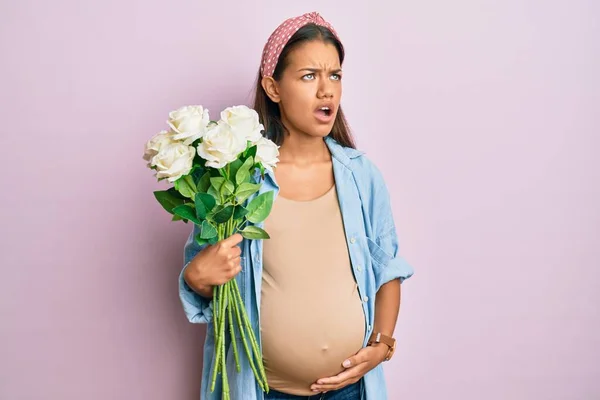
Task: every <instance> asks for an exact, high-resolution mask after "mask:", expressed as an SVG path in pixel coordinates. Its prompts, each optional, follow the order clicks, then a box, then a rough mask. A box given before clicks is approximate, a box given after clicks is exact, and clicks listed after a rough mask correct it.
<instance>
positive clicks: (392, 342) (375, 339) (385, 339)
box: [367, 332, 396, 361]
mask: <svg viewBox="0 0 600 400" xmlns="http://www.w3.org/2000/svg"><path fill="white" fill-rule="evenodd" d="M373 343H383V344H386V345H387V346H388V347H389V349H388V352H387V354H386V355H385V358H384V359H383V361H390V360H391V359H392V356H393V355H394V351H396V339H394V338H393V337H391V336H388V335H386V334H383V333H381V332H373V334H372V335H371V337H370V338H369V341H368V343H367V345H368V346H370V345H372V344H373Z"/></svg>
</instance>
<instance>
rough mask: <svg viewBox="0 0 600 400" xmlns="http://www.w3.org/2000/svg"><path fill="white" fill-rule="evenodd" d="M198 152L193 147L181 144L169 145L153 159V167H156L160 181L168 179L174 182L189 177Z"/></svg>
mask: <svg viewBox="0 0 600 400" xmlns="http://www.w3.org/2000/svg"><path fill="white" fill-rule="evenodd" d="M195 155H196V150H195V149H194V147H193V146H187V145H185V144H183V143H181V142H174V143H171V144H168V145H166V146H164V147H163V148H161V149H160V151H159V152H158V154H157V155H155V156H154V157H152V165H153V166H155V167H156V171H157V172H156V177H157V178H158V179H162V178H167V180H168V181H169V182H174V181H176V180H177V179H179V178H181V177H182V176H183V175H187V174H188V173H189V172H190V171H191V169H192V164H193V161H194V156H195Z"/></svg>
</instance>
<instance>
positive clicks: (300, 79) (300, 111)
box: [267, 40, 342, 137]
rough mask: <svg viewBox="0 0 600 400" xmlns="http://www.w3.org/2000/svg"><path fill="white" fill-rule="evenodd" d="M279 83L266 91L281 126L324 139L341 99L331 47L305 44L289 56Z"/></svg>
mask: <svg viewBox="0 0 600 400" xmlns="http://www.w3.org/2000/svg"><path fill="white" fill-rule="evenodd" d="M287 61H288V63H287V64H288V65H287V67H286V68H285V70H284V71H283V74H282V77H281V79H280V80H279V81H278V82H275V81H272V82H271V85H268V86H269V87H270V90H267V93H268V94H269V97H270V98H271V100H273V101H275V102H276V103H278V104H279V108H280V110H281V117H282V120H283V124H284V125H285V127H286V128H288V130H289V131H290V133H291V134H304V135H309V136H320V137H324V136H327V135H328V134H329V133H330V132H331V129H332V127H333V123H334V121H335V118H336V115H337V112H338V109H339V105H340V97H341V96H342V82H341V78H342V75H341V72H342V71H341V66H340V58H339V56H338V52H337V50H336V48H335V46H334V45H332V44H330V43H324V42H322V41H320V40H315V41H311V42H306V43H303V44H301V45H299V46H298V47H296V48H295V49H294V50H292V51H291V52H290V53H289V55H288V59H287Z"/></svg>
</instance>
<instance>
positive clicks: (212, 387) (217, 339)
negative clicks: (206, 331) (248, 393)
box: [210, 285, 225, 392]
mask: <svg viewBox="0 0 600 400" xmlns="http://www.w3.org/2000/svg"><path fill="white" fill-rule="evenodd" d="M222 295H223V286H222V285H219V287H218V293H217V297H218V298H219V301H218V302H219V305H221V306H222V305H223V304H224V303H225V302H224V301H223V298H222ZM220 309H221V307H219V310H218V315H217V332H218V335H217V336H216V337H215V342H216V349H217V353H216V354H215V359H214V369H213V375H212V382H211V385H210V391H211V392H213V391H214V390H215V384H216V383H217V373H218V372H219V371H220V370H221V341H222V336H221V321H222V319H223V318H222V315H223V314H222V313H221V312H220ZM215 312H217V309H215Z"/></svg>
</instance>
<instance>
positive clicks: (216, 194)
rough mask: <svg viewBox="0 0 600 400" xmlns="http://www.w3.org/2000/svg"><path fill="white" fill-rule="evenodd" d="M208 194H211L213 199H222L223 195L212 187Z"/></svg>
mask: <svg viewBox="0 0 600 400" xmlns="http://www.w3.org/2000/svg"><path fill="white" fill-rule="evenodd" d="M207 192H208V194H210V195H211V196H212V197H214V198H215V199H219V200H220V199H221V195H220V194H219V192H218V191H217V189H215V187H214V186H212V185H211V186H210V187H209V188H208V190H207Z"/></svg>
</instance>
